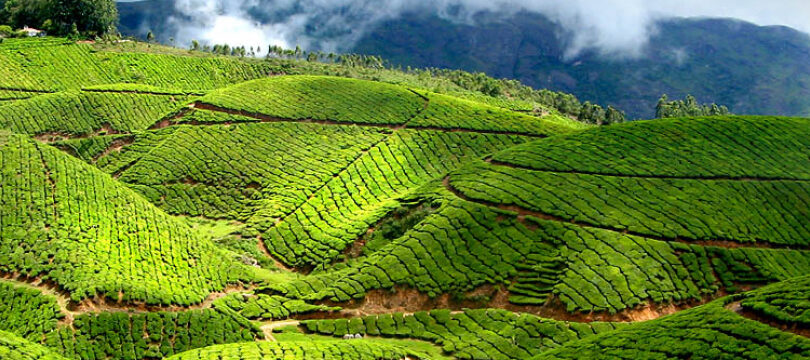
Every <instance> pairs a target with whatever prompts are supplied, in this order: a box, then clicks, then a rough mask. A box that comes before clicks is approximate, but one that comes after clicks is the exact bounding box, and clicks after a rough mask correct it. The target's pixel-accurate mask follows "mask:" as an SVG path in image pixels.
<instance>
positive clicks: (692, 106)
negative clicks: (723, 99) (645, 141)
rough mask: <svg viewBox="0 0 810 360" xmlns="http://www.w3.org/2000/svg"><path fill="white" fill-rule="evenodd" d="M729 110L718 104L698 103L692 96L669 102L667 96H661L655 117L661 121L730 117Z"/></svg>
mask: <svg viewBox="0 0 810 360" xmlns="http://www.w3.org/2000/svg"><path fill="white" fill-rule="evenodd" d="M728 114H729V110H728V108H727V107H725V106H721V105H717V104H703V105H701V104H700V103H698V101H697V99H696V98H695V97H694V96H692V95H687V96H686V98H685V99H684V100H674V101H669V99H668V98H667V96H666V95H663V96H661V99H659V100H658V105H656V107H655V117H656V118H659V119H663V118H673V117H689V116H691V117H696V116H717V115H728Z"/></svg>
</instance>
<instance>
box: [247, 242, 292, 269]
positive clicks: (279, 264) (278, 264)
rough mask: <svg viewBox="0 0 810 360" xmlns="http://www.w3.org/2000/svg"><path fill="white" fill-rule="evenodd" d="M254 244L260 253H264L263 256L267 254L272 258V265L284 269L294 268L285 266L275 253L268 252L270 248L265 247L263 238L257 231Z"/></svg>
mask: <svg viewBox="0 0 810 360" xmlns="http://www.w3.org/2000/svg"><path fill="white" fill-rule="evenodd" d="M256 246H257V247H258V248H259V251H261V252H262V254H264V256H267V257H268V258H269V259H270V260H273V265H274V266H275V267H276V268H279V269H282V270H286V271H295V270H296V269H295V268H291V267H289V266H287V264H284V263H283V262H281V261H280V260H279V259H278V258H277V257H276V256H275V255H273V253H271V252H270V249H268V248H267V244H265V243H264V239H263V238H262V234H261V233H259V235H257V236H256Z"/></svg>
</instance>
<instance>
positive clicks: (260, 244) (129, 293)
mask: <svg viewBox="0 0 810 360" xmlns="http://www.w3.org/2000/svg"><path fill="white" fill-rule="evenodd" d="M516 104H517V105H520V106H515V105H516ZM561 114H562V113H561V112H560V111H558V110H557V109H550V108H548V107H547V106H546V105H544V104H538V103H532V102H529V101H527V100H525V99H521V98H507V97H492V96H490V95H487V94H484V93H481V92H476V91H474V90H469V89H467V88H462V87H461V85H460V84H459V83H452V82H451V81H450V80H447V79H440V78H435V79H434V78H426V77H424V76H418V75H414V74H413V73H409V72H398V71H396V70H391V69H374V68H365V67H358V66H354V65H348V64H345V63H334V64H333V63H320V62H307V61H299V60H286V59H274V58H271V59H240V58H236V57H230V56H216V55H211V54H208V53H201V52H196V51H186V50H181V49H174V48H166V47H162V46H159V45H148V44H140V43H126V42H123V43H116V44H101V43H97V44H94V43H87V42H82V43H77V42H74V41H71V40H67V39H61V38H42V39H7V40H5V41H3V42H2V43H0V359H76V360H85V359H87V360H101V359H104V360H106V359H126V360H157V359H173V360H183V359H219V360H248V359H251V360H253V359H448V358H457V359H567V358H577V359H579V358H604V359H614V358H626V359H670V358H678V359H732V358H733V359H737V358H742V359H794V358H795V359H800V358H810V340H808V339H807V337H808V336H810V278H808V276H807V274H810V242H809V241H810V225H808V224H810V221H809V220H810V157H808V154H809V152H808V150H807V149H808V148H810V120H808V119H799V118H781V117H765V116H760V117H752V116H723V117H698V118H678V119H659V120H650V121H638V122H633V123H625V124H614V125H609V126H594V125H588V124H585V123H584V122H579V121H578V120H576V119H573V118H567V117H565V116H563V115H561Z"/></svg>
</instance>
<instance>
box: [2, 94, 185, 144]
mask: <svg viewBox="0 0 810 360" xmlns="http://www.w3.org/2000/svg"><path fill="white" fill-rule="evenodd" d="M185 99H186V98H185V97H183V96H180V95H151V94H137V93H101V92H86V91H83V92H73V91H71V92H61V93H56V94H48V95H41V96H37V97H34V98H32V99H29V100H24V101H18V102H15V103H13V104H10V105H8V106H4V107H0V119H2V120H0V126H2V127H4V128H7V129H9V130H12V131H14V132H16V133H21V134H31V135H39V134H50V133H53V134H61V135H87V134H92V133H95V132H99V131H109V132H132V131H136V130H146V128H148V127H149V126H151V125H152V124H154V123H155V122H157V121H158V120H160V119H161V118H162V117H163V116H165V115H167V114H168V113H170V112H172V111H174V110H175V109H176V108H178V107H180V106H181V105H182V102H184V101H185Z"/></svg>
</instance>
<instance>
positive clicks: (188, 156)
mask: <svg viewBox="0 0 810 360" xmlns="http://www.w3.org/2000/svg"><path fill="white" fill-rule="evenodd" d="M194 114H195V115H193V116H192V117H191V118H190V119H186V118H184V119H185V120H183V121H184V122H185V121H189V122H197V121H211V122H216V121H218V120H211V119H212V118H216V119H219V118H218V117H214V116H211V117H207V116H206V117H203V116H201V114H203V112H201V111H195V112H194ZM191 119H193V120H191ZM228 120H233V119H232V118H231V117H228ZM172 128H174V130H171V133H169V132H167V131H168V130H170V129H172ZM172 128H170V129H164V130H159V131H157V132H147V133H142V134H139V135H137V136H136V137H135V140H134V142H133V144H132V145H129V146H126V147H124V148H123V149H122V151H121V152H119V153H111V154H110V155H109V156H106V157H102V158H100V159H99V160H98V162H97V163H96V165H97V166H99V167H101V168H102V169H103V170H105V171H108V172H110V173H116V174H119V175H120V176H119V180H120V181H123V182H124V183H127V184H131V185H132V187H133V188H134V189H136V190H137V191H139V192H141V193H142V194H143V195H144V196H145V197H146V198H147V199H150V200H151V201H152V202H153V203H155V204H157V205H158V206H160V207H162V208H164V209H165V210H167V211H168V212H170V213H174V214H186V215H191V216H206V217H211V218H229V219H241V220H246V219H248V218H249V217H251V216H256V217H259V216H272V217H278V216H280V215H279V214H282V213H285V212H289V211H291V209H294V208H295V206H297V204H299V203H300V202H301V201H303V200H305V199H306V198H307V197H308V196H309V195H311V194H312V193H313V192H315V191H316V190H317V189H318V188H320V187H321V185H322V184H323V183H324V182H326V181H328V180H329V179H331V177H332V176H333V175H334V174H336V173H338V172H339V171H340V170H341V169H343V168H344V167H346V166H348V165H349V164H350V163H351V162H352V161H353V160H354V159H355V158H356V157H357V156H359V154H360V153H361V152H362V151H363V150H365V149H368V148H370V147H371V146H373V144H375V143H377V142H379V141H380V140H382V139H384V138H385V136H386V133H385V130H387V129H374V128H360V127H347V126H324V125H319V124H309V123H265V124H250V123H245V124H238V125H232V126H227V127H226V126H220V125H217V126H177V127H172ZM201 139H204V140H201ZM200 141H204V143H205V145H204V146H200V144H201V143H200ZM119 160H120V161H119ZM121 164H125V165H121ZM122 170H123V171H122Z"/></svg>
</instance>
